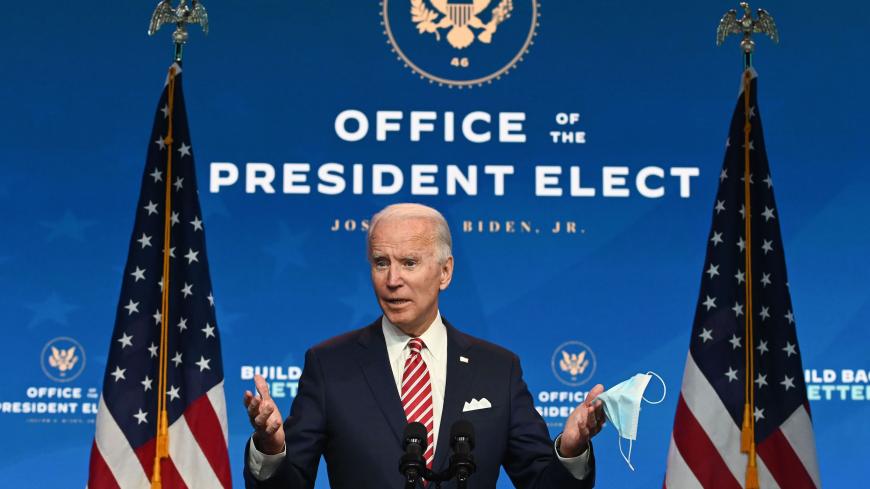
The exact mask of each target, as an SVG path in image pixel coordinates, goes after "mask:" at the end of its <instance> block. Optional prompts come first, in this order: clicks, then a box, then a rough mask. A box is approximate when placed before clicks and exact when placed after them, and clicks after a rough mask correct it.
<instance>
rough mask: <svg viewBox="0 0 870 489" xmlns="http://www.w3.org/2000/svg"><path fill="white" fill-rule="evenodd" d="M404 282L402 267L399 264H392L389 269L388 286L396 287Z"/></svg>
mask: <svg viewBox="0 0 870 489" xmlns="http://www.w3.org/2000/svg"><path fill="white" fill-rule="evenodd" d="M403 283H404V281H403V280H402V267H401V266H400V265H398V264H392V265H390V269H389V270H387V287H389V288H391V289H395V288H397V287H400V286H401V285H402V284H403Z"/></svg>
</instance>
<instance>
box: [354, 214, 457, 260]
mask: <svg viewBox="0 0 870 489" xmlns="http://www.w3.org/2000/svg"><path fill="white" fill-rule="evenodd" d="M392 219H398V220H409V219H426V220H429V221H430V222H431V223H432V224H434V225H435V256H436V258H438V263H440V264H444V262H446V261H447V258H449V257H450V256H452V255H453V238H451V237H450V227H449V226H448V225H447V220H445V219H444V216H442V215H441V213H440V212H438V211H437V210H435V209H433V208H431V207H429V206H425V205H423V204H411V203H403V204H393V205H388V206H387V207H384V208H383V209H381V211H380V212H378V213H377V214H375V215H374V216H372V219H371V221H369V232H368V236H367V237H366V248H367V249H368V250H369V251H370V250H371V244H372V233H373V232H374V230H375V227H377V225H378V223H379V222H381V221H386V220H392Z"/></svg>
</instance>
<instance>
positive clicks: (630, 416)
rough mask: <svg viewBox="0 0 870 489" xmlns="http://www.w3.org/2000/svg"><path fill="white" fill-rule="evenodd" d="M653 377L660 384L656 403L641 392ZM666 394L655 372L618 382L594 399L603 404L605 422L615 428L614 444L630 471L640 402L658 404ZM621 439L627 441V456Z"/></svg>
mask: <svg viewBox="0 0 870 489" xmlns="http://www.w3.org/2000/svg"><path fill="white" fill-rule="evenodd" d="M653 375H655V376H656V377H657V378H658V379H659V381H661V383H662V388H663V389H664V391H663V392H662V398H661V399H659V400H658V401H655V402H653V401H650V400H649V399H647V398H645V397H643V391H645V390H646V387H647V384H649V381H650V379H651V378H652V376H653ZM667 392H668V387H667V385H665V381H664V380H662V378H661V377H659V375H658V374H656V373H655V372H647V373H645V374H637V375H635V376H634V377H632V378H630V379H628V380H626V381H624V382H620V383H619V384H616V385H615V386H613V387H611V388H610V389H607V390H606V391H605V392H602V393H601V395H600V396H598V397H597V398H596V399H600V400H601V402H602V403H604V414H605V415H606V416H607V420H608V421H610V423H611V424H612V425H613V427H614V428H616V431H617V432H618V435H617V437H616V442H617V444H618V445H619V453H620V454H622V458H623V459H625V462H626V463H627V464H628V467H629V468H630V469H631V470H634V467H633V466H632V465H631V446H632V443H633V442H634V440H636V439H637V423H638V419H639V418H640V401H641V400H644V401H646V402H648V403H650V404H659V403H660V402H662V401H664V400H665V395H666V394H667ZM622 438H625V439H627V440H628V456H627V457H626V456H625V452H623V451H622Z"/></svg>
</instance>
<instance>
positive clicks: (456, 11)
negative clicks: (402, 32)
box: [411, 0, 514, 49]
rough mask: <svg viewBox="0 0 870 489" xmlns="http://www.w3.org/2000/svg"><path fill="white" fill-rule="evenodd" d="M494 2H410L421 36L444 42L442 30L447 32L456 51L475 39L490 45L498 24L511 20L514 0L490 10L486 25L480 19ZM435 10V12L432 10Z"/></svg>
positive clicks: (412, 18) (482, 0)
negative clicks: (425, 35) (433, 36)
mask: <svg viewBox="0 0 870 489" xmlns="http://www.w3.org/2000/svg"><path fill="white" fill-rule="evenodd" d="M491 1H492V0H466V1H450V0H429V1H428V3H429V4H431V6H432V8H429V6H427V2H426V0H411V20H412V21H413V22H414V24H415V25H416V26H417V31H418V32H419V33H420V34H427V33H430V34H434V35H435V40H436V41H440V40H441V31H442V30H445V31H446V32H447V34H446V39H447V42H448V43H449V44H450V45H451V46H453V47H454V48H455V49H465V48H467V47H468V46H470V45H471V44H472V43H474V40H475V39H477V40H478V41H480V42H482V43H484V44H489V43H491V42H492V36H493V34H495V31H496V29H497V28H498V25H499V24H501V23H502V22H504V21H505V20H507V19H508V18H510V16H511V11H513V8H514V4H513V0H501V1H500V2H499V3H498V5H496V6H495V7H494V8H492V9H491V11H490V13H489V20H488V21H487V22H484V21H483V20H482V19H481V18H480V16H481V15H483V14H484V11H485V10H486V9H487V8H488V7H489V4H490V2H491ZM433 9H434V10H433Z"/></svg>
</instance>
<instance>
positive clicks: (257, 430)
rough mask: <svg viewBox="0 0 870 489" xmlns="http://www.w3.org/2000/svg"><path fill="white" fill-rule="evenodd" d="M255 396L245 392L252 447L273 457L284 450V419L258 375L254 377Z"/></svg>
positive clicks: (266, 386)
mask: <svg viewBox="0 0 870 489" xmlns="http://www.w3.org/2000/svg"><path fill="white" fill-rule="evenodd" d="M254 387H256V389H257V394H259V396H255V395H254V394H253V393H252V392H251V391H245V398H244V401H245V407H246V408H247V409H248V418H249V419H250V421H251V426H253V427H254V445H255V446H256V447H257V450H259V451H261V452H263V453H265V454H269V455H274V454H276V453H281V451H283V450H284V429H283V425H284V418H282V417H281V412H280V411H278V406H277V405H275V401H273V400H272V396H271V395H270V394H269V384H267V383H266V379H264V378H263V377H262V376H260V375H254Z"/></svg>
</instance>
